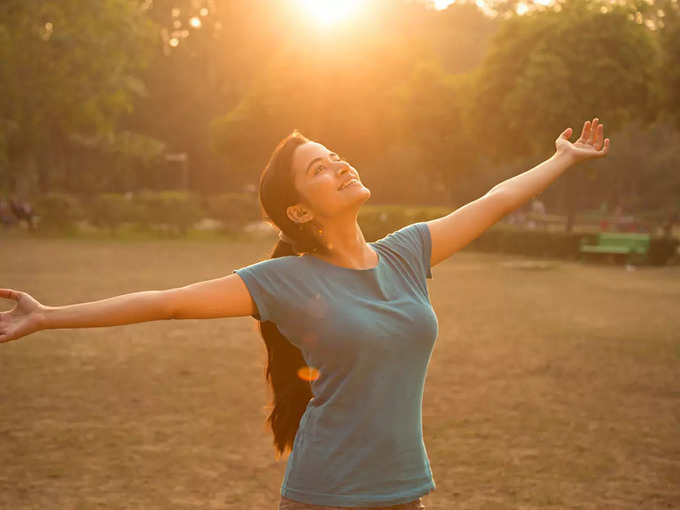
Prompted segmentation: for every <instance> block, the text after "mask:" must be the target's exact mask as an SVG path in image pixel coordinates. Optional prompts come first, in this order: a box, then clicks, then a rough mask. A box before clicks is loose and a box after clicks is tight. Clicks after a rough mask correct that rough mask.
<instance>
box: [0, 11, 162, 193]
mask: <svg viewBox="0 0 680 510" xmlns="http://www.w3.org/2000/svg"><path fill="white" fill-rule="evenodd" d="M152 36H153V32H152V25H151V24H150V22H149V20H148V18H147V17H146V16H145V14H144V12H143V11H142V10H141V8H140V3H139V2H138V1H133V0H101V1H98V2H81V1H78V0H61V1H60V2H51V1H48V0H34V1H32V2H25V1H23V0H5V1H4V2H2V3H1V4H0V43H1V44H0V82H1V83H2V84H3V94H2V95H1V96H0V120H1V122H2V124H3V125H4V126H7V127H8V129H5V130H3V136H1V137H0V138H1V139H2V140H1V142H0V150H2V151H3V152H2V156H1V157H0V164H2V166H1V167H0V170H1V171H2V173H3V174H5V175H6V176H7V177H8V179H7V180H13V181H14V185H15V186H17V185H19V184H20V182H19V181H21V180H28V181H29V184H31V185H33V186H36V187H37V188H39V189H40V190H41V191H47V189H48V188H50V187H51V185H52V184H54V182H56V181H58V180H59V179H60V178H61V177H62V176H61V175H58V174H60V173H63V172H67V171H68V166H69V165H68V156H67V154H68V152H69V151H70V150H71V149H72V147H71V146H70V144H71V143H72V142H71V141H69V135H71V134H74V133H76V134H77V133H80V134H84V135H94V134H103V133H111V132H113V131H115V129H116V125H117V122H118V120H119V119H120V117H121V115H122V114H124V113H126V112H130V111H131V110H132V108H133V99H134V98H135V97H136V96H137V95H139V94H143V93H144V92H145V88H144V84H143V83H142V82H141V81H139V79H138V78H137V77H136V73H137V72H138V71H139V70H140V69H141V68H143V67H144V65H145V63H146V62H147V60H148V57H149V55H150V51H152V46H151V44H150V41H151V38H152ZM92 171H97V169H92Z"/></svg>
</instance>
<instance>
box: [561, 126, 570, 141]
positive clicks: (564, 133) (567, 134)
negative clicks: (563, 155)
mask: <svg viewBox="0 0 680 510" xmlns="http://www.w3.org/2000/svg"><path fill="white" fill-rule="evenodd" d="M570 136H571V128H570V127H568V128H567V129H565V130H564V131H562V133H560V138H564V139H565V140H569V137H570Z"/></svg>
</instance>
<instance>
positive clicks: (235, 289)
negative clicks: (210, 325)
mask: <svg viewBox="0 0 680 510" xmlns="http://www.w3.org/2000/svg"><path fill="white" fill-rule="evenodd" d="M165 292H166V293H167V305H168V307H169V310H170V316H171V317H172V318H174V319H212V318H218V317H240V316H248V315H253V314H254V313H257V308H256V306H255V302H254V301H253V299H252V297H251V296H250V293H249V292H248V288H247V287H246V285H245V283H244V282H243V280H242V279H241V278H240V277H239V276H238V275H237V274H236V273H232V274H230V275H228V276H224V277H222V278H215V279H214V280H206V281H202V282H196V283H192V284H190V285H185V286H184V287H177V288H174V289H168V290H166V291H165Z"/></svg>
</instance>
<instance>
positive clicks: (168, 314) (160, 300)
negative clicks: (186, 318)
mask: <svg viewBox="0 0 680 510" xmlns="http://www.w3.org/2000/svg"><path fill="white" fill-rule="evenodd" d="M174 302H175V300H174V299H173V294H172V289H170V290H159V291H157V300H156V305H157V312H158V315H159V316H160V317H161V318H162V319H163V320H171V319H177V318H178V313H177V307H176V306H175V305H174Z"/></svg>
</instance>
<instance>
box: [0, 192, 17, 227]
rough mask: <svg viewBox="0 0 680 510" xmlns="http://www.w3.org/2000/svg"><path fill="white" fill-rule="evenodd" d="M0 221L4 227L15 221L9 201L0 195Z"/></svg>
mask: <svg viewBox="0 0 680 510" xmlns="http://www.w3.org/2000/svg"><path fill="white" fill-rule="evenodd" d="M0 222H1V223H2V226H3V227H5V228H8V227H10V226H12V225H14V224H15V223H16V222H17V219H16V218H15V217H14V215H13V214H12V209H11V208H10V206H9V202H8V201H7V200H5V199H4V198H3V197H0Z"/></svg>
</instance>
